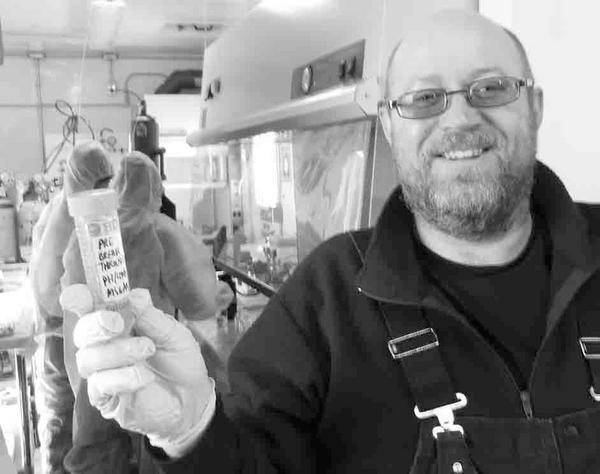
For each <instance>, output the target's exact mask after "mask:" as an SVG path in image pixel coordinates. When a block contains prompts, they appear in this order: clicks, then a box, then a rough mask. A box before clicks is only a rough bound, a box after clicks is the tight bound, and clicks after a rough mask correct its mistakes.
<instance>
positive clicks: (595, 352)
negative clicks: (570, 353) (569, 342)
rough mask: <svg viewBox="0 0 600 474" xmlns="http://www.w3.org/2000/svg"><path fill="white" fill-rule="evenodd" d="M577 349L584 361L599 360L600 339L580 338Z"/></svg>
mask: <svg viewBox="0 0 600 474" xmlns="http://www.w3.org/2000/svg"><path fill="white" fill-rule="evenodd" d="M579 347H581V352H582V353H583V357H585V358H586V359H588V360H594V359H600V337H580V338H579Z"/></svg>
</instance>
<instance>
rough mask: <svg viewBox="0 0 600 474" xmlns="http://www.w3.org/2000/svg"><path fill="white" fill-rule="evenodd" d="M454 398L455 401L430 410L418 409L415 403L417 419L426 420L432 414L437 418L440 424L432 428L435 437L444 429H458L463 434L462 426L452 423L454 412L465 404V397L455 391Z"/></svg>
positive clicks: (444, 430)
mask: <svg viewBox="0 0 600 474" xmlns="http://www.w3.org/2000/svg"><path fill="white" fill-rule="evenodd" d="M456 398H457V401H456V402H453V403H448V404H447V405H442V406H439V407H436V408H432V409H431V410H425V411H420V410H419V407H418V406H417V405H415V409H414V411H415V416H416V417H417V418H418V419H419V420H426V419H428V418H432V417H434V416H435V417H436V418H437V419H438V422H439V424H440V425H439V426H436V427H434V428H433V430H432V433H433V437H434V438H435V439H437V437H438V435H439V434H440V433H444V432H446V431H458V432H460V434H462V435H464V434H465V431H464V430H463V427H462V426H460V425H457V424H455V423H454V412H455V411H456V410H460V409H461V408H464V407H466V406H467V397H466V396H465V395H464V394H462V393H460V392H456Z"/></svg>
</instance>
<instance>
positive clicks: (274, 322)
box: [161, 164, 600, 474]
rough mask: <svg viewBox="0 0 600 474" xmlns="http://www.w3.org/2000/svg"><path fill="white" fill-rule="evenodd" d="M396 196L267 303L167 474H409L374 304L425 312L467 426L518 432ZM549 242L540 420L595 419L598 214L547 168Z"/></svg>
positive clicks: (483, 352) (489, 357)
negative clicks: (590, 342)
mask: <svg viewBox="0 0 600 474" xmlns="http://www.w3.org/2000/svg"><path fill="white" fill-rule="evenodd" d="M400 196H401V194H400V191H396V192H395V193H394V194H393V195H392V197H391V198H390V200H389V201H388V203H387V204H386V206H385V208H384V210H383V212H382V215H381V217H380V219H379V221H378V223H377V225H376V226H375V228H374V229H368V230H361V231H357V232H354V233H353V236H354V238H355V240H356V241H357V242H359V244H360V243H361V242H362V243H364V245H365V247H367V246H368V250H367V251H366V254H365V259H364V262H363V261H362V260H361V258H360V256H359V254H358V253H357V251H356V248H355V246H354V245H353V242H352V239H351V238H350V237H349V236H348V235H339V236H336V237H334V238H332V239H330V240H328V241H327V242H325V243H323V244H322V245H321V246H320V247H318V248H317V249H316V250H315V251H314V252H313V253H312V254H311V255H310V256H309V257H307V258H306V259H305V261H303V262H302V263H301V265H299V267H298V269H297V270H296V272H295V273H294V274H293V276H292V277H291V278H290V279H289V281H288V282H287V283H286V284H285V285H284V286H283V288H282V289H281V290H280V291H279V292H278V293H277V294H276V295H275V296H274V297H273V298H272V299H271V300H270V302H269V304H268V305H267V307H266V309H265V311H264V313H263V315H262V316H261V317H260V318H259V319H258V321H257V322H256V323H255V324H254V326H253V327H252V328H251V329H250V330H249V331H248V333H247V334H246V335H245V337H244V338H242V340H241V341H240V343H239V345H238V346H237V348H236V349H235V351H234V354H233V355H232V357H231V359H230V367H229V370H230V383H231V387H232V392H233V395H231V396H229V397H227V398H225V399H224V400H223V401H221V400H219V402H218V406H217V414H216V416H215V418H214V419H213V421H212V423H211V425H210V426H209V428H208V429H207V431H206V432H205V433H204V435H203V437H202V439H201V441H200V442H199V444H198V445H197V446H196V448H195V449H194V450H193V451H192V452H191V453H190V454H189V455H188V456H187V457H185V458H184V459H181V460H179V461H176V462H161V465H162V468H163V469H164V470H165V471H166V472H169V473H187V472H190V473H191V472H198V473H204V472H219V473H230V472H240V473H260V474H266V473H275V472H286V473H287V472H291V473H296V472H297V473H303V474H307V473H317V472H319V473H320V472H339V473H364V472H377V473H395V474H397V473H404V472H409V470H410V466H411V464H412V461H413V456H414V454H415V450H416V446H417V438H418V420H417V419H416V418H415V416H414V414H413V407H414V404H415V401H414V399H413V397H412V396H411V392H410V390H409V387H408V386H407V382H406V379H405V377H404V373H403V372H402V370H401V368H400V367H399V364H398V363H397V362H396V361H394V360H393V359H392V357H391V356H390V353H389V352H388V348H387V345H386V344H387V341H388V339H389V336H388V333H387V331H386V327H385V325H384V323H383V320H382V318H381V315H380V313H379V311H378V305H377V300H379V301H385V302H388V303H390V302H391V303H393V304H395V305H398V306H397V308H399V309H400V310H402V308H410V307H414V306H415V305H417V306H420V307H422V308H425V312H426V314H427V318H428V320H429V322H430V323H431V325H432V327H433V328H435V330H436V331H437V334H438V337H439V340H440V349H441V353H442V357H443V360H444V362H445V365H446V367H447V368H448V372H449V374H450V377H451V379H452V382H453V383H454V385H455V387H456V388H457V390H458V391H460V392H463V393H464V394H466V396H467V397H468V400H469V403H468V405H467V407H466V408H464V410H462V411H461V412H460V414H461V415H472V416H485V417H494V418H523V417H524V416H525V414H524V408H523V404H522V399H521V394H520V391H519V389H518V387H517V386H516V384H515V382H514V380H513V378H512V375H511V374H510V372H509V370H508V368H507V366H506V364H505V363H504V361H503V360H502V359H501V358H500V356H499V355H498V354H497V353H496V352H495V351H494V350H493V349H492V348H491V346H490V345H489V344H488V343H487V342H486V341H485V340H484V339H483V338H482V337H481V336H480V335H479V334H478V333H477V332H476V331H475V330H474V329H473V328H472V327H471V326H469V324H468V323H467V321H466V319H465V318H463V317H462V316H461V315H460V314H456V312H455V310H453V309H452V307H451V306H450V305H449V303H447V302H446V301H445V300H444V299H443V298H442V297H441V296H440V295H439V294H438V293H437V291H436V289H435V288H434V287H433V286H432V285H431V284H430V283H428V281H427V280H426V278H425V277H424V275H423V272H422V269H421V267H420V264H419V261H418V258H417V253H416V249H415V244H414V240H413V238H412V236H411V230H410V229H411V226H412V225H413V221H412V215H411V214H410V212H409V211H408V210H407V209H406V207H405V205H404V204H403V202H402V200H401V198H400ZM533 200H534V203H535V207H536V208H538V209H540V210H541V212H542V213H543V215H544V219H545V221H546V224H547V226H548V229H549V232H550V236H551V241H552V273H551V281H552V290H551V295H552V301H551V302H549V305H548V307H549V311H548V314H547V320H548V324H547V332H546V336H545V337H544V340H543V342H542V346H541V348H540V350H539V352H538V355H537V357H536V360H535V363H534V367H533V371H532V375H531V377H530V380H529V387H528V388H529V392H530V397H531V403H532V405H533V415H534V416H535V417H542V418H546V417H554V416H558V415H561V414H565V413H569V412H575V411H578V410H582V409H586V408H589V407H592V406H593V405H594V402H593V400H592V399H591V397H590V396H589V393H588V388H589V386H590V382H589V375H588V370H587V367H586V363H585V360H584V358H583V357H582V354H581V351H580V348H579V345H578V333H577V320H585V319H586V318H593V317H596V318H597V317H600V314H599V312H600V298H599V295H600V275H599V273H598V272H597V271H596V270H597V268H598V262H599V258H598V256H599V255H600V244H599V240H598V239H599V237H600V207H595V206H591V205H578V204H575V203H573V201H572V200H571V199H570V197H569V195H568V194H567V192H566V190H565V188H564V187H563V185H562V184H561V182H560V181H559V180H558V178H557V177H556V176H555V175H554V174H553V173H552V172H551V171H550V170H549V169H548V168H546V167H545V166H543V165H541V164H539V166H538V167H537V170H536V181H535V185H534V190H533Z"/></svg>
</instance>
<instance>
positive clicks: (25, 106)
mask: <svg viewBox="0 0 600 474" xmlns="http://www.w3.org/2000/svg"><path fill="white" fill-rule="evenodd" d="M79 105H80V106H81V108H82V109H84V108H92V107H116V108H120V109H121V108H122V109H129V108H130V106H128V105H127V104H125V103H118V102H117V103H114V104H113V103H82V104H79ZM41 106H42V107H43V108H44V109H55V106H54V104H49V103H43V104H41ZM32 107H39V104H0V109H30V108H32Z"/></svg>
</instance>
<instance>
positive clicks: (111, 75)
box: [102, 52, 119, 95]
mask: <svg viewBox="0 0 600 474" xmlns="http://www.w3.org/2000/svg"><path fill="white" fill-rule="evenodd" d="M102 59H104V60H105V61H107V62H108V84H107V88H108V93H109V94H110V95H113V94H116V93H117V91H118V89H119V88H118V86H117V80H116V79H115V70H114V64H115V60H116V59H117V55H116V54H115V53H112V52H104V53H102Z"/></svg>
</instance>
